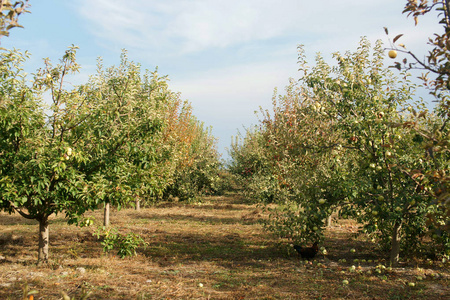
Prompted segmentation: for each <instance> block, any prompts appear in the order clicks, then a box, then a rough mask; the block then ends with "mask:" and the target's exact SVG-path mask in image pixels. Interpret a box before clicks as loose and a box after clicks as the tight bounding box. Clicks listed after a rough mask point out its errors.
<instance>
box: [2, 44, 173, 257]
mask: <svg viewBox="0 0 450 300" xmlns="http://www.w3.org/2000/svg"><path fill="white" fill-rule="evenodd" d="M75 54H76V47H71V48H69V50H67V51H66V53H65V55H64V56H63V58H62V59H61V61H60V63H59V64H57V65H53V64H52V63H51V62H50V61H49V60H45V66H44V67H43V68H42V69H40V70H38V72H37V73H36V74H35V76H34V79H33V80H32V82H31V84H29V83H28V82H27V81H26V77H25V75H24V72H23V70H22V69H21V64H22V63H23V61H24V60H25V57H24V55H22V54H21V53H19V52H17V51H2V52H0V55H1V57H0V60H1V62H2V63H1V67H0V72H1V73H0V74H1V76H0V94H1V97H0V99H1V100H0V101H1V103H0V137H1V138H0V140H1V142H0V174H1V178H0V208H1V209H2V210H4V211H7V212H10V213H12V212H14V211H16V212H18V213H19V214H21V215H22V216H23V217H25V218H28V219H35V220H37V221H38V222H39V248H38V250H39V251H38V261H39V262H45V261H47V260H48V245H49V218H50V216H51V215H53V214H58V213H61V212H64V213H65V214H66V216H67V218H68V221H69V222H77V220H78V218H79V216H81V215H82V214H83V213H84V212H85V211H87V210H89V209H95V208H97V206H98V205H99V204H100V203H103V202H114V203H116V204H123V203H126V202H127V201H128V200H130V199H131V197H132V196H133V195H134V194H135V193H136V192H135V191H136V188H137V187H139V189H140V190H142V191H143V192H145V191H148V190H149V189H151V188H152V187H151V186H150V185H151V181H150V180H148V178H149V177H150V176H151V173H148V176H140V175H141V173H137V172H135V171H136V170H138V169H143V170H145V169H146V168H150V169H151V168H152V167H153V166H152V164H151V163H149V162H151V161H153V156H154V152H153V151H152V137H153V136H154V135H155V133H157V132H158V131H160V130H161V115H160V113H159V110H158V107H159V106H160V105H164V103H165V102H166V101H168V99H169V98H170V92H169V91H168V90H167V89H165V88H163V87H164V86H166V85H167V84H166V83H165V80H164V79H163V78H159V77H156V76H153V77H151V76H144V77H142V76H141V75H140V68H139V65H137V64H134V63H132V62H130V61H128V59H127V58H126V55H125V54H124V55H123V56H122V59H121V64H120V66H119V67H112V68H109V69H106V70H105V69H103V68H102V67H101V64H99V70H98V74H97V75H95V76H93V77H91V79H90V80H89V82H88V83H87V84H84V85H80V86H76V87H73V88H72V89H68V88H69V85H68V84H67V83H65V79H66V77H67V76H68V75H69V74H70V73H74V72H76V71H78V69H79V65H78V64H77V63H76V61H75ZM47 95H49V97H50V102H51V103H49V104H47V103H46V102H48V101H43V99H44V98H45V97H48V96H47Z"/></svg>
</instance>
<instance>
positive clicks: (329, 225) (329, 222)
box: [327, 215, 332, 227]
mask: <svg viewBox="0 0 450 300" xmlns="http://www.w3.org/2000/svg"><path fill="white" fill-rule="evenodd" d="M331 221H332V218H331V215H329V216H328V218H327V227H331Z"/></svg>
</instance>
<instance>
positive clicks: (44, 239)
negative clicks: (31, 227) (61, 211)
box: [38, 216, 49, 264]
mask: <svg viewBox="0 0 450 300" xmlns="http://www.w3.org/2000/svg"><path fill="white" fill-rule="evenodd" d="M38 221H39V249H38V264H40V263H47V262H48V243H49V240H48V239H49V234H48V216H45V217H42V218H41V219H40V220H38Z"/></svg>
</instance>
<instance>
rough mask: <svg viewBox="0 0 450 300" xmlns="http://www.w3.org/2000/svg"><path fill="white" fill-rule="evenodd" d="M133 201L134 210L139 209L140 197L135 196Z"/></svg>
mask: <svg viewBox="0 0 450 300" xmlns="http://www.w3.org/2000/svg"><path fill="white" fill-rule="evenodd" d="M135 201H136V202H135V205H134V209H135V210H140V209H141V199H140V198H139V197H136V200H135Z"/></svg>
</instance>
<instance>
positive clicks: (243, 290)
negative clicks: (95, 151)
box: [0, 197, 450, 299]
mask: <svg viewBox="0 0 450 300" xmlns="http://www.w3.org/2000/svg"><path fill="white" fill-rule="evenodd" d="M90 215H91V216H94V217H95V218H96V224H95V225H96V226H97V225H101V220H102V212H101V211H100V210H99V211H96V212H93V213H91V214H90ZM261 217H263V216H262V212H261V210H260V209H258V208H257V207H256V206H255V205H249V204H245V203H244V202H243V201H242V199H240V198H239V197H215V198H205V199H204V201H203V202H202V203H199V204H183V203H165V204H161V205H158V206H155V207H151V208H145V209H141V210H140V211H135V210H132V209H124V210H121V211H112V213H111V223H112V226H114V227H116V228H118V229H119V230H120V232H123V233H128V232H135V233H138V234H139V235H141V237H143V238H144V240H145V241H146V242H148V246H147V247H146V248H141V249H138V253H137V256H135V257H131V258H125V259H120V258H119V257H117V255H115V253H109V254H105V253H103V252H102V246H101V245H100V242H99V241H98V240H97V238H96V237H95V236H93V232H94V231H95V228H94V227H96V226H94V227H89V228H79V227H75V226H68V225H66V223H65V222H64V219H63V218H62V217H60V216H58V217H54V218H53V219H52V220H51V223H50V263H49V264H48V265H45V266H36V264H35V262H36V257H37V251H36V250H37V249H36V248H37V241H36V239H37V230H38V226H37V224H36V223H35V222H33V221H29V220H26V219H23V218H21V217H20V216H18V215H7V214H4V213H1V214H0V299H21V295H22V294H23V290H24V289H25V288H27V287H28V288H29V289H33V290H37V291H38V294H37V295H35V297H34V299H62V294H61V292H63V291H64V292H65V293H67V294H68V295H69V296H70V297H74V298H76V299H80V298H81V297H82V296H83V294H86V293H89V294H90V295H89V297H88V298H87V299H449V298H448V297H449V295H450V289H449V285H448V283H449V282H448V279H449V276H450V273H449V269H448V265H442V263H439V262H436V261H435V262H430V261H428V262H426V261H417V260H416V261H414V262H409V263H403V264H402V265H401V266H400V267H399V268H394V269H389V268H386V269H385V268H382V267H378V268H377V265H379V264H386V262H385V261H384V260H383V258H385V257H387V255H386V254H384V253H379V252H377V251H376V250H374V248H375V247H374V245H373V244H372V243H370V242H368V241H364V240H361V239H356V238H354V237H353V233H354V232H356V229H357V228H356V226H355V224H353V223H352V222H349V221H339V222H336V223H334V224H333V226H332V227H331V228H329V229H328V230H327V234H326V236H327V238H326V240H325V241H324V243H323V244H321V245H320V246H324V247H325V248H326V249H327V252H328V253H327V255H326V256H324V255H319V256H318V257H317V258H316V259H315V260H314V262H313V263H311V264H310V263H305V262H303V261H301V260H300V259H299V257H298V256H297V255H296V253H295V251H293V249H292V247H290V245H289V244H288V243H287V242H286V241H280V240H279V239H277V238H274V237H273V236H271V235H270V234H268V233H266V232H264V231H263V230H262V227H261V225H260V224H259V220H260V218H261ZM350 249H355V250H356V251H355V252H350ZM343 259H345V261H343ZM355 259H357V261H356V262H355V261H354V260H355ZM353 265H354V266H355V269H354V270H353V269H352V266H353ZM344 280H347V281H348V284H344V283H343V281H344ZM411 282H413V283H414V285H415V286H413V287H412V286H409V285H408V283H411Z"/></svg>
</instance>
